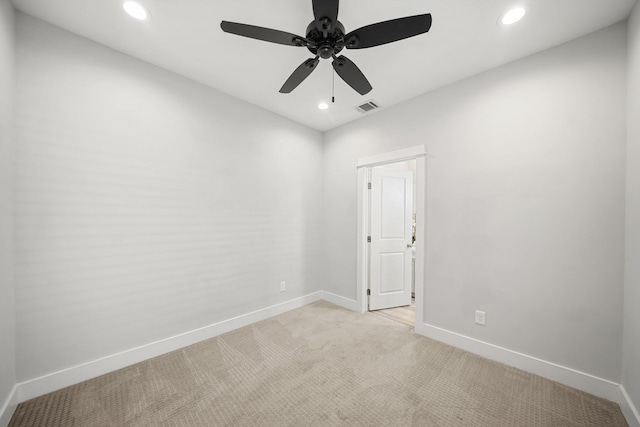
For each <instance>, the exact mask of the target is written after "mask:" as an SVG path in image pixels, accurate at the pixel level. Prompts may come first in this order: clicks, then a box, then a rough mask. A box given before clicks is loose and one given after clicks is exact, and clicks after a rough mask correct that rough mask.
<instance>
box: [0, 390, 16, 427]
mask: <svg viewBox="0 0 640 427" xmlns="http://www.w3.org/2000/svg"><path fill="white" fill-rule="evenodd" d="M18 403H19V402H18V386H17V385H14V386H13V388H12V389H11V392H10V393H9V396H8V397H7V400H5V402H4V404H3V405H2V407H0V427H7V426H8V425H9V421H11V417H12V416H13V413H14V412H15V410H16V407H17V406H18Z"/></svg>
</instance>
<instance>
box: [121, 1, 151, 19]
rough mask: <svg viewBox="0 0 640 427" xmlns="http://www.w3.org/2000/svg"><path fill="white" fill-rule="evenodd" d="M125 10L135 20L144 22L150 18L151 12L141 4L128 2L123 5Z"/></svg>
mask: <svg viewBox="0 0 640 427" xmlns="http://www.w3.org/2000/svg"><path fill="white" fill-rule="evenodd" d="M122 7H123V8H124V10H125V11H126V12H127V13H128V14H129V15H131V16H133V17H134V18H136V19H138V20H140V21H144V20H145V19H147V18H148V17H149V12H147V9H145V8H144V6H142V5H141V4H140V3H138V2H135V1H126V2H124V3H123V4H122Z"/></svg>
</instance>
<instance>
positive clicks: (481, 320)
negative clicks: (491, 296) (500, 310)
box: [476, 310, 486, 326]
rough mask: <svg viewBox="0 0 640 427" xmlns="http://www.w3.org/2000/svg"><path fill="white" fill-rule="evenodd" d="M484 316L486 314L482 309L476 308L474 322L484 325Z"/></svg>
mask: <svg viewBox="0 0 640 427" xmlns="http://www.w3.org/2000/svg"><path fill="white" fill-rule="evenodd" d="M485 316H486V315H485V312H484V311H480V310H476V324H478V325H482V326H484V325H485Z"/></svg>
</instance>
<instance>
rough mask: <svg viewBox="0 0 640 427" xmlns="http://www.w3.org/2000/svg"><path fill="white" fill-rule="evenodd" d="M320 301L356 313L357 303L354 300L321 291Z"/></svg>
mask: <svg viewBox="0 0 640 427" xmlns="http://www.w3.org/2000/svg"><path fill="white" fill-rule="evenodd" d="M322 299H323V300H325V301H328V302H330V303H332V304H335V305H339V306H340V307H342V308H346V309H347V310H351V311H358V301H356V300H354V299H350V298H345V297H343V296H340V295H336V294H332V293H331V292H327V291H322Z"/></svg>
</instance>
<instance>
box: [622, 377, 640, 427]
mask: <svg viewBox="0 0 640 427" xmlns="http://www.w3.org/2000/svg"><path fill="white" fill-rule="evenodd" d="M620 395H621V396H620V400H619V401H618V404H619V405H620V409H622V413H623V414H624V417H625V418H626V419H627V423H629V427H640V412H639V411H638V409H637V408H636V407H635V405H634V404H633V402H632V401H631V397H629V394H627V390H626V389H625V388H624V386H623V385H620Z"/></svg>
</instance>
